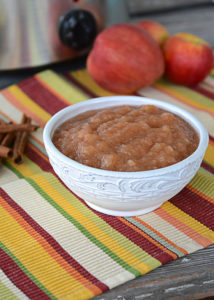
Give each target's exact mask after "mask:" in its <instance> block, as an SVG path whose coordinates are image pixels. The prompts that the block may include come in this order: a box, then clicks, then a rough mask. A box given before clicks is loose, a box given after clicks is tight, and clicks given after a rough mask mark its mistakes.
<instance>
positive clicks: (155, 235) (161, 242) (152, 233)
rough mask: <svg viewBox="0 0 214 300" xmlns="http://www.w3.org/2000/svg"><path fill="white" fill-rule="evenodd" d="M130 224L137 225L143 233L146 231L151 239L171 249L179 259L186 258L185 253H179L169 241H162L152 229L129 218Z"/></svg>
mask: <svg viewBox="0 0 214 300" xmlns="http://www.w3.org/2000/svg"><path fill="white" fill-rule="evenodd" d="M125 219H126V220H127V221H128V222H130V223H132V224H133V225H135V226H136V227H138V228H139V229H141V230H142V231H144V232H145V233H146V234H148V235H149V236H150V237H152V238H153V239H154V240H155V241H157V242H158V243H159V244H161V245H163V246H164V247H165V248H167V249H169V250H170V251H172V252H174V253H175V254H177V255H178V257H182V256H184V253H183V252H181V251H179V250H178V249H176V248H175V247H173V246H172V245H170V244H169V243H168V242H167V241H165V240H164V239H162V238H161V237H160V236H158V235H157V234H156V233H155V232H153V231H152V230H151V229H149V228H148V227H146V226H144V225H143V224H141V223H140V222H138V221H137V220H135V219H133V218H130V217H127V218H125Z"/></svg>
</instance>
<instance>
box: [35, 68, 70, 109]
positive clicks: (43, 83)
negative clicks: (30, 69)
mask: <svg viewBox="0 0 214 300" xmlns="http://www.w3.org/2000/svg"><path fill="white" fill-rule="evenodd" d="M34 76H35V78H36V79H37V80H38V81H39V82H40V83H41V84H42V85H43V86H44V87H45V88H46V89H48V90H49V91H50V92H51V93H52V94H54V95H55V96H56V97H57V98H59V99H60V100H62V101H63V102H64V103H65V104H67V105H71V102H69V101H68V100H67V99H66V98H64V97H63V96H62V95H61V94H60V93H58V92H57V91H56V90H54V89H53V88H52V87H51V86H50V85H48V84H47V83H46V82H45V81H44V80H43V79H42V78H41V77H39V74H36V75H34Z"/></svg>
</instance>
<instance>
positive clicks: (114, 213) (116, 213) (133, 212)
mask: <svg viewBox="0 0 214 300" xmlns="http://www.w3.org/2000/svg"><path fill="white" fill-rule="evenodd" d="M84 201H85V200H84ZM85 203H86V204H87V205H88V206H90V207H91V208H93V209H94V210H96V211H99V212H101V213H104V214H106V215H111V216H117V217H134V216H139V215H144V214H147V213H149V212H151V211H153V210H155V209H157V208H158V207H160V206H161V205H162V204H163V203H161V204H158V205H155V206H152V207H149V208H144V209H138V210H129V211H119V210H112V209H107V208H103V207H101V206H97V205H95V204H93V203H90V202H88V201H85Z"/></svg>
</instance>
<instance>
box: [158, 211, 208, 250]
mask: <svg viewBox="0 0 214 300" xmlns="http://www.w3.org/2000/svg"><path fill="white" fill-rule="evenodd" d="M156 214H157V215H158V216H159V217H161V218H162V219H163V220H165V221H167V222H168V223H170V224H171V225H173V226H174V227H176V228H177V229H178V230H180V231H181V232H183V233H184V234H185V235H187V236H188V237H190V238H191V239H192V240H194V241H195V242H197V243H198V244H200V245H202V246H203V247H207V246H209V245H210V244H212V242H211V241H210V240H209V239H207V238H205V237H203V236H201V235H200V234H198V233H197V232H196V231H194V230H193V229H192V228H190V227H188V226H187V225H186V224H184V223H182V222H181V221H180V220H178V219H176V218H175V217H174V216H172V215H170V214H169V213H168V212H167V211H165V210H164V209H163V208H162V207H160V208H159V209H157V210H156Z"/></svg>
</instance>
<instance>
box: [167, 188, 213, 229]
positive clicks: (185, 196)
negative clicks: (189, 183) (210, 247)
mask: <svg viewBox="0 0 214 300" xmlns="http://www.w3.org/2000/svg"><path fill="white" fill-rule="evenodd" d="M169 201H170V202H171V203H172V204H173V205H175V206H177V207H178V208H179V209H181V210H182V211H183V212H185V213H187V214H188V215H190V216H191V217H193V218H194V219H196V220H197V221H199V222H200V223H202V224H203V225H205V226H207V227H208V228H210V229H212V230H214V205H213V204H212V203H211V202H209V201H207V200H206V199H204V198H203V197H202V196H200V195H198V194H196V193H194V192H193V191H191V190H189V189H188V188H187V187H185V188H184V189H183V190H182V191H181V192H180V193H179V194H177V195H176V196H174V197H173V198H172V199H171V200H169Z"/></svg>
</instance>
